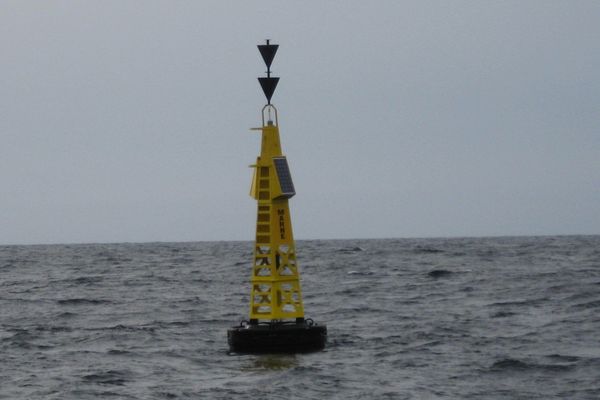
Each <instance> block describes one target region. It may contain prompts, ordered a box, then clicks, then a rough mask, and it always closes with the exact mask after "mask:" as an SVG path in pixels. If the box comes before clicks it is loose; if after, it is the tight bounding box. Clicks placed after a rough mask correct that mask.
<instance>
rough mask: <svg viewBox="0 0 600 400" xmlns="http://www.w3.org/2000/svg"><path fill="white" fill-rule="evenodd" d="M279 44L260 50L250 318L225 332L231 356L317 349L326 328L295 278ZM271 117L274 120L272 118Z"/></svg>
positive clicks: (292, 193) (325, 336) (293, 191)
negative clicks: (262, 72) (279, 103)
mask: <svg viewBox="0 0 600 400" xmlns="http://www.w3.org/2000/svg"><path fill="white" fill-rule="evenodd" d="M277 48H278V45H274V44H270V43H269V41H268V40H267V44H265V45H259V46H258V49H259V51H260V54H261V55H262V57H263V60H264V61H265V64H266V65H267V76H266V77H263V78H258V80H259V82H260V85H261V87H262V89H263V91H264V93H265V96H266V97H267V101H268V104H267V105H265V106H264V107H263V110H262V120H263V124H262V127H260V128H253V129H254V130H256V131H260V132H261V136H262V142H261V152H260V156H259V157H257V159H256V164H254V165H252V168H254V177H253V179H252V188H251V190H250V192H251V193H250V194H251V196H252V197H253V198H254V199H255V200H256V201H257V205H258V208H257V219H256V221H257V222H256V240H255V243H254V257H253V262H252V276H251V279H250V280H251V294H250V318H249V320H248V321H242V322H241V323H240V325H239V326H234V327H232V328H231V329H229V330H228V331H227V341H228V343H229V348H230V350H231V351H232V352H234V353H238V354H248V353H301V352H309V351H318V350H322V349H323V348H324V347H325V342H326V341H327V327H326V326H325V325H319V324H316V323H315V322H314V321H313V320H312V319H310V318H306V319H305V318H304V306H303V304H302V290H301V286H300V273H299V269H298V264H297V260H296V248H295V242H294V238H293V233H292V224H291V217H290V210H289V206H288V200H289V199H290V198H291V197H293V196H294V195H295V194H296V191H295V189H294V185H293V183H292V178H291V174H290V171H289V166H288V163H287V159H286V157H285V155H284V154H283V152H282V149H281V141H280V138H279V125H278V120H277V109H276V108H275V106H273V105H272V104H271V97H272V96H273V92H274V91H275V87H276V86H277V83H278V81H279V78H276V77H271V63H272V62H273V58H274V57H275V53H276V52H277ZM273 117H274V118H273Z"/></svg>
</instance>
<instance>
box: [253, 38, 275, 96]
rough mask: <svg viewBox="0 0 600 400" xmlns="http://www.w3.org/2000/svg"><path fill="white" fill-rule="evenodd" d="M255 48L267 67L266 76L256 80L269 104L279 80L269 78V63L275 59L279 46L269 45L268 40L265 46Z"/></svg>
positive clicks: (260, 45)
mask: <svg viewBox="0 0 600 400" xmlns="http://www.w3.org/2000/svg"><path fill="white" fill-rule="evenodd" d="M257 47H258V51H260V55H261V56H262V58H263V60H264V61H265V64H266V65H267V76H266V77H261V78H258V82H260V87H262V90H263V92H264V93H265V97H266V98H267V104H271V97H273V92H275V88H276V87H277V83H279V78H276V77H271V63H272V62H273V58H275V53H277V49H278V48H279V45H278V44H271V43H269V39H267V44H259V45H258V46H257Z"/></svg>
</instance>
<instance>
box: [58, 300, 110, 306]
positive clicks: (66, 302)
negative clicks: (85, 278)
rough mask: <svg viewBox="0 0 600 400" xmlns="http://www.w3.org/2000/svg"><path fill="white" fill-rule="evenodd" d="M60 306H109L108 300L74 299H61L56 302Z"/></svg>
mask: <svg viewBox="0 0 600 400" xmlns="http://www.w3.org/2000/svg"><path fill="white" fill-rule="evenodd" d="M56 302H57V303H58V304H60V305H61V306H81V305H100V304H110V303H112V302H111V301H109V300H101V299H86V298H74V299H61V300H57V301H56Z"/></svg>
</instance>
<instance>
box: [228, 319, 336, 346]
mask: <svg viewBox="0 0 600 400" xmlns="http://www.w3.org/2000/svg"><path fill="white" fill-rule="evenodd" d="M227 341H228V342H229V350H230V351H232V352H234V353H240V354H265V353H307V352H311V351H319V350H322V349H323V348H324V347H325V342H326V341H327V326H325V325H317V324H315V323H314V322H312V320H310V319H307V320H304V319H298V320H297V321H295V322H281V321H273V322H261V323H258V321H254V320H252V321H250V323H247V322H242V323H241V324H240V325H239V326H235V327H233V328H231V329H229V330H228V331H227Z"/></svg>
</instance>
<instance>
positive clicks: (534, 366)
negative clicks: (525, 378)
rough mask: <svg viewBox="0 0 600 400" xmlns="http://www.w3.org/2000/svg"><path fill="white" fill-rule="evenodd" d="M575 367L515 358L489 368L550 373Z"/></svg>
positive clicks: (497, 362) (498, 362) (504, 359)
mask: <svg viewBox="0 0 600 400" xmlns="http://www.w3.org/2000/svg"><path fill="white" fill-rule="evenodd" d="M574 367H575V365H574V364H539V363H533V362H526V361H521V360H518V359H515V358H503V359H501V360H498V361H495V362H494V363H493V364H492V365H491V366H490V368H489V370H490V371H509V372H510V371H526V370H540V371H550V372H561V371H568V370H570V369H573V368H574Z"/></svg>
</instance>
